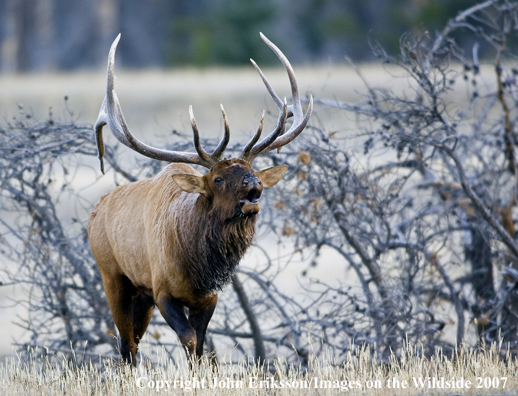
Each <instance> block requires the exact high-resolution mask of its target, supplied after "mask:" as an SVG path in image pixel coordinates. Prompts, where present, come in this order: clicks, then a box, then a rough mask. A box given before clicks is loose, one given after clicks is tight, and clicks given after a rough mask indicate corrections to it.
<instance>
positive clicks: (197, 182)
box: [173, 174, 207, 196]
mask: <svg viewBox="0 0 518 396" xmlns="http://www.w3.org/2000/svg"><path fill="white" fill-rule="evenodd" d="M173 181H174V182H175V183H176V184H177V185H178V187H180V188H181V189H182V190H183V191H185V192H188V193H191V194H194V193H198V194H201V195H204V196H207V189H206V188H205V180H204V179H203V177H202V176H195V175H187V174H176V175H173Z"/></svg>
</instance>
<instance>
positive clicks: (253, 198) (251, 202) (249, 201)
mask: <svg viewBox="0 0 518 396" xmlns="http://www.w3.org/2000/svg"><path fill="white" fill-rule="evenodd" d="M260 196H261V191H260V190H259V189H257V188H255V187H252V188H251V189H250V191H248V193H247V194H246V197H245V198H243V199H242V200H241V201H240V204H241V213H243V215H245V216H247V217H248V216H253V215H256V214H257V213H259V197H260Z"/></svg>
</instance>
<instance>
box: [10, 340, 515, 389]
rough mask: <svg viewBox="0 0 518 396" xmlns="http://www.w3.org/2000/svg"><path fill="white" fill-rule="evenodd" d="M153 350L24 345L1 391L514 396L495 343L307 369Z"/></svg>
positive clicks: (357, 353)
mask: <svg viewBox="0 0 518 396" xmlns="http://www.w3.org/2000/svg"><path fill="white" fill-rule="evenodd" d="M36 352H37V351H36ZM155 354H156V355H157V356H156V357H157V362H155V363H153V364H151V363H149V362H144V363H143V364H140V365H139V366H138V368H137V369H134V368H131V367H129V366H124V365H121V364H120V363H119V362H118V361H116V360H112V359H103V363H102V365H93V364H89V363H87V362H86V361H85V359H84V357H82V356H81V355H80V353H78V355H77V357H76V360H75V361H66V360H65V359H63V358H60V356H59V354H58V355H47V356H46V357H44V358H41V357H36V354H34V353H29V352H28V353H27V354H26V355H25V356H24V357H21V356H18V357H13V358H11V359H9V360H8V361H7V362H6V363H4V364H1V365H0V394H5V395H49V396H50V395H67V396H70V395H92V396H97V395H99V396H100V395H127V396H133V395H149V394H196V395H214V394H218V395H220V394H222V395H227V394H228V395H244V394H246V395H308V394H309V395H337V394H352V395H355V394H358V395H359V394H361V395H461V394H462V395H486V394H491V395H495V394H498V395H514V394H516V389H518V375H517V373H518V360H517V359H511V358H509V354H506V353H505V351H501V350H500V349H499V347H498V345H492V346H491V347H489V348H487V349H485V348H482V349H479V350H477V351H475V350H473V349H469V348H466V347H463V348H459V349H458V351H457V352H456V353H455V355H454V356H452V357H450V358H448V357H445V356H442V355H441V354H440V353H437V354H436V355H435V356H434V357H433V358H431V359H426V358H423V357H422V354H421V351H420V349H419V348H418V347H413V346H407V347H406V349H405V351H403V354H402V356H401V357H399V358H398V359H396V358H395V357H391V358H390V359H389V362H388V363H389V364H385V365H383V364H377V363H376V356H372V354H371V353H370V351H368V350H365V349H360V348H357V347H353V348H352V352H351V353H349V354H348V355H347V356H346V357H345V359H344V362H341V363H340V364H338V363H337V362H333V361H331V360H326V359H325V358H322V359H320V360H313V361H311V362H310V365H309V367H308V368H307V369H301V368H300V367H298V366H297V365H296V364H295V365H293V364H290V365H288V364H287V363H286V361H284V360H282V359H278V360H276V361H274V362H271V363H270V364H268V365H265V366H262V367H258V366H256V365H253V364H247V363H245V362H240V363H238V364H235V363H227V362H226V360H225V358H221V357H220V358H219V359H220V361H219V362H218V363H217V364H214V365H211V364H210V363H208V361H207V360H206V359H205V360H204V361H203V362H202V364H201V365H200V366H199V367H197V366H196V367H195V369H192V370H189V369H188V365H187V363H186V361H185V359H182V360H183V361H181V362H178V361H174V362H173V361H171V360H169V359H168V358H167V357H166V356H167V354H165V353H164V352H161V351H155ZM218 356H220V355H219V354H218ZM227 359H228V361H229V362H230V361H231V359H230V354H229V355H228V357H227Z"/></svg>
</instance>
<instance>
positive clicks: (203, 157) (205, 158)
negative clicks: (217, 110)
mask: <svg viewBox="0 0 518 396" xmlns="http://www.w3.org/2000/svg"><path fill="white" fill-rule="evenodd" d="M189 118H190V119H191V126H192V133H193V134H194V148H195V149H196V152H197V153H198V156H199V157H200V165H203V166H205V167H206V168H209V169H210V168H212V166H213V165H214V164H215V163H216V162H218V159H217V158H214V157H213V156H211V155H210V154H209V153H207V152H206V151H205V150H204V149H203V147H201V144H200V134H199V133H198V126H197V125H196V120H195V119H194V113H193V111H192V106H189ZM223 139H224V138H223Z"/></svg>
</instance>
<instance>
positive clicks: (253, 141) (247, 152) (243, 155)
mask: <svg viewBox="0 0 518 396" xmlns="http://www.w3.org/2000/svg"><path fill="white" fill-rule="evenodd" d="M263 123H264V110H263V114H262V115H261V122H259V127H258V128H257V132H256V133H255V134H254V136H252V138H251V139H250V140H249V141H248V143H247V144H246V145H245V148H244V149H243V151H241V154H240V155H239V158H241V159H243V160H245V161H249V155H250V150H251V149H252V147H254V144H256V143H257V141H258V140H259V138H260V137H261V133H262V132H263ZM249 162H250V161H249Z"/></svg>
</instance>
